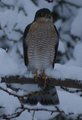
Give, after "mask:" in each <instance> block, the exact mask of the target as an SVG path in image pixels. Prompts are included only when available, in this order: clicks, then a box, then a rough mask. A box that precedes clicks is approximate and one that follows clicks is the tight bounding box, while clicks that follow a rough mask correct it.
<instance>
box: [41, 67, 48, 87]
mask: <svg viewBox="0 0 82 120" xmlns="http://www.w3.org/2000/svg"><path fill="white" fill-rule="evenodd" d="M42 80H43V82H44V87H46V84H47V81H46V80H47V76H46V74H45V70H44V69H43V72H42Z"/></svg>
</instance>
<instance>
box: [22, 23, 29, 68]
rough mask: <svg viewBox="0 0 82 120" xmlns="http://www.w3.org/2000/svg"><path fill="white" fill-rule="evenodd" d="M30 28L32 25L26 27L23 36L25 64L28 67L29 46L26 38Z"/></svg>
mask: <svg viewBox="0 0 82 120" xmlns="http://www.w3.org/2000/svg"><path fill="white" fill-rule="evenodd" d="M30 26H31V24H29V25H27V26H26V28H25V30H24V34H23V54H24V63H25V65H26V66H27V65H28V54H27V51H28V46H27V43H26V37H27V34H28V32H29V29H30Z"/></svg>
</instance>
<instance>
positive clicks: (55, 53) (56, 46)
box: [52, 26, 59, 68]
mask: <svg viewBox="0 0 82 120" xmlns="http://www.w3.org/2000/svg"><path fill="white" fill-rule="evenodd" d="M54 28H55V31H56V34H57V43H56V45H55V52H54V59H53V64H52V66H53V68H54V63H55V62H56V56H57V51H58V45H59V32H58V30H57V29H56V27H55V26H54Z"/></svg>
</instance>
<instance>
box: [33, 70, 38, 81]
mask: <svg viewBox="0 0 82 120" xmlns="http://www.w3.org/2000/svg"><path fill="white" fill-rule="evenodd" d="M34 79H35V81H37V80H38V69H37V68H36V69H35V71H34Z"/></svg>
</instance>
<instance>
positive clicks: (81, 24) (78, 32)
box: [71, 8, 82, 37]
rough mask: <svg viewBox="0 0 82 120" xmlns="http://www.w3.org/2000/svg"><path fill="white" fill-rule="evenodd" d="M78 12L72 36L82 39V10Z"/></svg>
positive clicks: (73, 24) (72, 28)
mask: <svg viewBox="0 0 82 120" xmlns="http://www.w3.org/2000/svg"><path fill="white" fill-rule="evenodd" d="M78 12H79V13H78V15H77V16H76V18H75V19H74V21H73V23H72V26H71V34H73V35H75V36H78V37H82V8H81V9H80V10H79V11H78Z"/></svg>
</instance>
